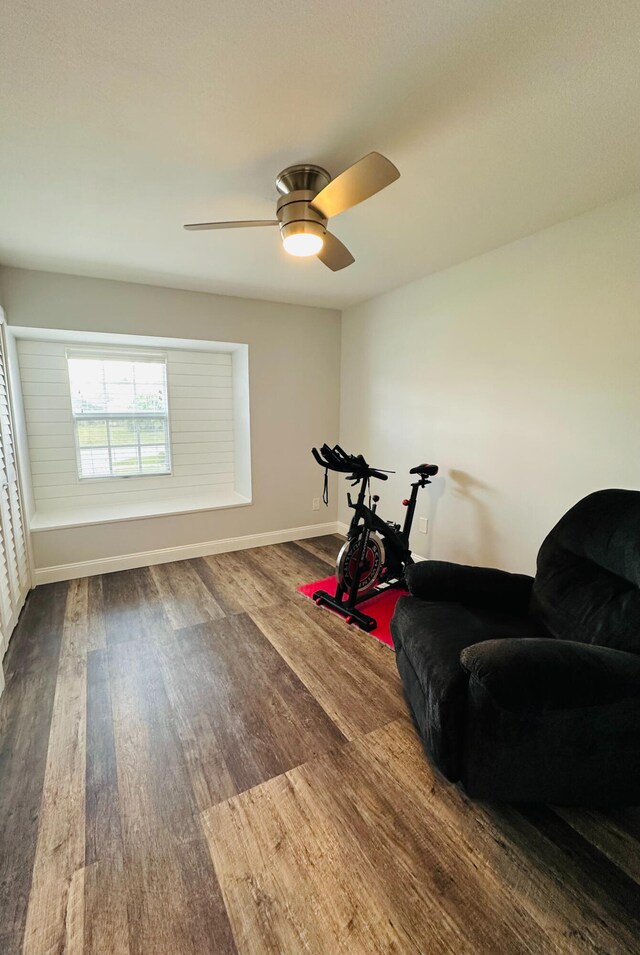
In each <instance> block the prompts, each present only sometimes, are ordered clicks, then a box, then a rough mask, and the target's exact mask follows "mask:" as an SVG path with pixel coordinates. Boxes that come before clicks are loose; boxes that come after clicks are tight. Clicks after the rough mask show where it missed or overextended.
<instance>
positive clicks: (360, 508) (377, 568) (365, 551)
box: [312, 444, 438, 631]
mask: <svg viewBox="0 0 640 955" xmlns="http://www.w3.org/2000/svg"><path fill="white" fill-rule="evenodd" d="M312 454H313V456H314V458H315V459H316V461H317V462H318V464H319V465H320V466H321V467H323V468H324V469H325V484H324V495H323V499H324V502H325V504H326V503H328V472H329V471H338V472H340V473H343V474H346V476H347V480H349V481H351V482H352V485H353V486H356V485H358V484H359V485H360V488H359V491H358V496H357V499H356V501H355V503H354V502H353V500H352V498H351V494H350V493H348V494H347V501H348V503H349V507H350V508H352V509H353V511H354V514H353V518H352V520H351V524H350V525H349V530H348V532H347V540H346V541H345V543H344V545H343V547H342V548H341V550H340V553H339V554H338V558H337V561H336V580H337V584H338V586H337V589H336V593H335V596H334V595H333V594H330V593H328V592H327V591H326V590H317V591H316V592H315V593H314V595H313V599H314V600H315V602H316V603H317V604H319V605H321V606H327V607H331V609H332V610H335V611H337V613H339V614H341V615H342V616H343V617H346V619H347V623H355V624H357V626H359V627H360V628H361V629H362V630H367V631H370V630H374V629H375V627H376V623H377V622H376V620H375V618H374V617H371V616H370V615H369V614H366V613H364V612H363V611H362V610H360V609H358V604H360V603H362V602H363V601H365V600H371V598H372V597H375V596H376V595H377V594H380V593H382V592H383V591H384V590H387V589H388V588H390V587H401V586H402V585H403V584H404V571H405V568H406V567H407V566H409V565H410V564H413V562H414V561H413V557H412V556H411V549H410V547H409V535H410V533H411V525H412V524H413V516H414V513H415V509H416V502H417V500H418V491H419V490H420V488H423V487H426V485H427V484H431V481H430V480H429V479H430V478H432V477H433V476H434V475H435V474H437V473H438V466H437V465H436V464H419V465H417V467H415V468H411V470H410V472H409V473H410V474H415V475H417V477H418V480H417V481H415V482H414V483H413V484H412V485H411V495H410V497H409V498H408V499H407V498H405V500H404V501H403V502H402V503H403V505H404V506H405V507H406V508H407V513H406V515H405V519H404V524H403V525H402V526H401V525H400V524H396V523H394V522H393V521H384V520H382V518H381V517H380V516H379V515H378V514H377V513H376V512H377V507H378V502H379V500H380V497H379V495H377V494H374V495H373V496H371V493H370V490H369V485H370V481H371V478H376V479H377V480H379V481H386V480H387V479H388V476H389V474H393V473H395V472H393V471H381V470H379V469H378V468H372V467H370V465H369V464H368V463H367V462H366V461H365V459H364V457H363V456H362V455H361V454H358V455H353V454H347V452H346V451H344V450H343V449H342V448H341V447H340V445H336V446H335V447H334V448H330V447H329V446H328V445H327V444H323V445H322V447H321V448H320V450H319V451H318V449H317V448H312ZM367 493H369V502H368V504H365V498H366V496H367Z"/></svg>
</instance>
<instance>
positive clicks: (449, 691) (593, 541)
mask: <svg viewBox="0 0 640 955" xmlns="http://www.w3.org/2000/svg"><path fill="white" fill-rule="evenodd" d="M407 585H408V588H409V591H410V593H411V594H412V596H410V597H401V598H400V599H399V600H398V603H397V606H396V611H395V613H394V616H393V619H392V621H391V632H392V635H393V640H394V644H395V648H396V652H397V657H396V659H397V665H398V670H399V672H400V676H401V678H402V682H403V685H404V689H405V694H406V697H407V701H408V703H409V707H410V709H411V712H412V715H413V718H414V722H415V724H416V726H417V729H418V731H419V733H420V735H421V737H422V740H423V742H424V745H425V749H426V751H427V753H428V754H429V756H430V757H431V758H432V760H433V761H434V763H435V764H436V766H437V767H438V768H439V769H440V770H441V772H442V773H443V774H444V775H445V776H446V777H447V779H450V780H451V781H454V782H461V783H462V785H463V786H464V788H465V789H466V791H467V792H468V793H469V794H470V795H471V796H473V797H477V798H480V799H487V800H495V801H506V802H548V803H557V804H565V805H607V804H614V803H624V804H630V805H635V804H637V803H640V491H627V490H606V491H597V492H595V493H594V494H590V495H589V496H588V497H586V498H584V500H582V501H580V502H579V503H578V504H576V505H575V506H574V507H572V508H571V510H570V511H568V513H567V514H565V516H564V517H563V518H562V519H561V520H560V521H559V523H558V524H557V525H556V526H555V527H554V529H553V530H552V531H551V533H550V534H549V535H548V537H547V538H546V540H545V541H544V543H543V545H542V547H541V549H540V552H539V554H538V565H537V573H536V576H535V578H532V577H527V576H524V575H521V574H509V573H506V572H505V571H500V570H492V569H489V568H482V567H465V566H461V565H458V564H451V563H444V562H441V561H424V562H422V563H419V564H416V565H414V566H412V567H410V568H409V570H408V572H407Z"/></svg>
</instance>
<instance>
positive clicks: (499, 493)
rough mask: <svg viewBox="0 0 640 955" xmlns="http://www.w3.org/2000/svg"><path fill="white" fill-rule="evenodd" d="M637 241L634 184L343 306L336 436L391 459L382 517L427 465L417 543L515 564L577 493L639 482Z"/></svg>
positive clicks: (527, 561)
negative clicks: (429, 473)
mask: <svg viewBox="0 0 640 955" xmlns="http://www.w3.org/2000/svg"><path fill="white" fill-rule="evenodd" d="M489 212H490V210H489ZM489 212H488V214H489ZM425 223H426V226H425V227H426V228H428V216H426V218H425ZM639 253H640V194H637V195H635V196H632V197H630V198H627V199H624V200H620V201H618V202H615V203H612V204H610V205H607V206H604V207H602V208H600V209H597V210H595V211H594V212H591V213H588V214H586V215H583V216H580V217H578V218H575V219H571V220H569V221H566V222H563V223H562V224H560V225H557V226H554V227H553V228H550V229H547V230H545V231H544V232H540V233H537V234H536V235H533V236H530V237H528V238H526V239H523V240H521V241H518V242H514V243H513V244H511V245H508V246H505V247H503V248H501V249H498V250H496V251H494V252H491V253H489V254H487V255H483V256H481V257H479V258H477V259H474V260H471V261H469V262H466V263H464V264H463V265H460V266H457V267H455V268H452V269H449V270H447V271H445V272H441V273H439V274H437V275H433V276H431V277H429V278H426V279H423V280H420V281H418V282H414V283H412V284H410V285H406V286H404V287H402V288H399V289H397V290H395V291H393V292H390V293H388V294H385V295H383V296H380V297H378V298H376V299H374V300H372V301H370V302H367V303H365V304H362V305H359V306H355V307H353V308H351V309H349V310H348V311H346V312H345V313H344V316H343V333H342V339H343V347H342V405H341V444H342V445H343V446H344V447H345V448H347V449H349V450H353V451H362V452H364V453H365V455H366V456H367V457H368V458H369V459H370V460H371V461H372V463H374V464H375V465H378V466H379V467H383V468H397V469H398V471H399V472H400V474H399V475H398V476H394V477H393V478H392V479H391V480H389V482H388V483H387V484H385V485H380V486H379V489H380V492H381V495H382V502H381V513H382V514H383V516H384V517H387V518H392V517H396V518H397V519H400V518H401V516H402V514H401V512H402V510H403V508H402V507H401V506H400V505H399V501H400V500H401V498H402V497H403V496H404V495H405V494H406V492H407V488H408V475H407V470H408V468H409V467H410V466H412V465H414V464H417V463H418V462H420V461H422V460H425V459H426V460H429V461H434V462H435V463H437V464H439V465H440V468H441V475H442V476H441V477H440V478H439V479H437V481H436V482H435V483H434V485H433V486H432V488H430V489H427V490H425V491H423V492H421V493H422V495H423V496H422V499H421V504H420V505H419V509H418V512H417V515H416V522H415V527H416V528H417V525H418V522H417V516H418V515H419V514H422V515H424V516H427V517H429V520H430V523H429V533H428V536H427V537H424V535H422V534H419V533H417V531H414V535H413V546H414V548H415V549H416V551H417V552H419V553H421V554H422V555H423V556H431V557H434V558H440V559H450V560H458V561H467V562H470V563H478V564H485V565H493V564H495V565H498V566H502V567H505V568H509V569H513V570H517V571H526V572H530V571H532V570H533V568H534V565H535V555H536V552H537V549H538V547H539V545H540V543H541V540H542V538H543V536H544V535H545V534H546V532H547V531H548V530H549V529H550V528H551V526H552V525H553V524H554V523H555V521H556V520H557V519H558V518H559V517H560V516H561V515H562V514H563V512H564V511H565V510H566V509H567V508H568V507H570V506H571V505H572V504H573V503H574V502H575V501H577V500H578V499H579V498H580V497H582V496H583V495H585V494H587V493H588V492H590V491H592V490H595V489H596V488H603V487H634V488H640V254H639ZM339 493H340V497H341V499H342V498H343V496H344V488H342V487H341V488H340V492H339ZM341 518H342V519H343V520H346V519H347V513H346V508H344V506H343V504H342V503H341Z"/></svg>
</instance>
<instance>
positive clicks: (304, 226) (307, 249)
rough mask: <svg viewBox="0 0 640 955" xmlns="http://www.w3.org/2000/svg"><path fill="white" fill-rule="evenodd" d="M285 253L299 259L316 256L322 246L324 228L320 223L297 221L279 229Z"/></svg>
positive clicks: (287, 223)
mask: <svg viewBox="0 0 640 955" xmlns="http://www.w3.org/2000/svg"><path fill="white" fill-rule="evenodd" d="M281 235H282V244H283V245H284V248H285V252H288V253H289V255H295V256H299V257H303V256H309V255H317V254H318V252H320V250H321V249H322V246H323V245H324V227H323V225H322V224H321V223H320V222H313V221H312V220H308V221H303V220H297V221H294V222H286V223H285V224H284V225H283V226H282V229H281Z"/></svg>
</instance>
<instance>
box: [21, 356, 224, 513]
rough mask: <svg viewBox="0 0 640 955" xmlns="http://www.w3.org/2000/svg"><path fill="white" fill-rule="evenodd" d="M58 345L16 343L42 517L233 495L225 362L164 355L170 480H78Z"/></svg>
mask: <svg viewBox="0 0 640 955" xmlns="http://www.w3.org/2000/svg"><path fill="white" fill-rule="evenodd" d="M66 348H67V346H66V345H65V344H64V343H62V342H40V341H31V340H28V339H23V340H21V341H19V342H18V356H19V362H20V376H21V382H22V392H23V398H24V408H25V418H26V425H27V437H28V442H29V456H30V459H31V475H32V482H33V494H34V498H35V502H36V508H37V510H38V511H39V512H42V511H46V512H47V513H51V512H55V511H56V510H60V511H64V512H65V513H68V512H69V508H70V506H73V507H74V508H75V507H77V508H89V509H91V508H93V509H95V508H98V507H100V506H104V505H105V504H109V505H111V504H113V505H118V504H127V505H129V504H134V503H135V502H136V501H140V502H144V503H145V504H146V503H148V502H149V501H158V502H162V501H165V500H171V499H173V498H177V497H179V498H184V497H185V495H190V494H193V495H194V496H197V497H201V496H202V494H203V493H206V492H214V491H231V490H233V489H234V456H233V406H232V366H231V355H229V354H222V353H213V352H189V351H178V350H170V351H165V352H164V354H166V355H167V384H168V393H169V425H170V431H171V462H172V473H171V474H170V475H158V476H144V477H129V478H101V479H96V480H80V479H79V477H78V470H77V460H76V444H75V435H74V425H73V419H72V416H71V395H70V391H69V379H68V374H67V360H66Z"/></svg>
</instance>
